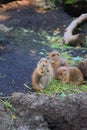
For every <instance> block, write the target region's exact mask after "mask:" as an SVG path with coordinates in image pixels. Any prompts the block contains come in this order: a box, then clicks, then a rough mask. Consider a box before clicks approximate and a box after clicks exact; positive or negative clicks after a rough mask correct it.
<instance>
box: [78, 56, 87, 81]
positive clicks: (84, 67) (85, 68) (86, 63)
mask: <svg viewBox="0 0 87 130" xmlns="http://www.w3.org/2000/svg"><path fill="white" fill-rule="evenodd" d="M77 67H78V68H79V69H80V70H81V72H82V73H83V76H84V78H85V79H86V80H87V58H86V59H84V60H83V61H81V62H80V63H79V64H78V66H77Z"/></svg>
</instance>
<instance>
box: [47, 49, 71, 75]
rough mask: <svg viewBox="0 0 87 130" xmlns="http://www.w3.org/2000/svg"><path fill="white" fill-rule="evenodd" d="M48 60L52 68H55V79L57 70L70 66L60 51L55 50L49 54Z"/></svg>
mask: <svg viewBox="0 0 87 130" xmlns="http://www.w3.org/2000/svg"><path fill="white" fill-rule="evenodd" d="M48 59H49V61H50V64H51V66H52V67H53V72H54V77H55V75H56V72H57V69H58V68H59V67H61V66H69V63H68V61H67V60H65V59H64V58H63V57H62V56H61V55H60V53H59V52H58V51H56V50H54V51H52V52H50V53H49V55H48Z"/></svg>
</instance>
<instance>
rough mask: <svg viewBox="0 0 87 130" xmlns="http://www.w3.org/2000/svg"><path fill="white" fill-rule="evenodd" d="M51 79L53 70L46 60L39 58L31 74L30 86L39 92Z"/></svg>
mask: <svg viewBox="0 0 87 130" xmlns="http://www.w3.org/2000/svg"><path fill="white" fill-rule="evenodd" d="M52 78H53V68H52V67H51V65H50V63H49V61H48V60H47V59H46V58H41V59H40V61H39V62H38V64H37V67H36V69H35V70H34V72H33V74H32V86H33V87H34V88H35V89H36V90H39V91H41V90H42V89H44V88H45V87H46V86H48V85H49V83H50V81H51V80H52Z"/></svg>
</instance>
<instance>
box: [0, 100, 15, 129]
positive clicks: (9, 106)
mask: <svg viewBox="0 0 87 130" xmlns="http://www.w3.org/2000/svg"><path fill="white" fill-rule="evenodd" d="M3 98H5V97H3ZM0 102H1V103H2V104H3V105H4V108H5V110H6V111H7V112H9V114H10V118H11V119H10V125H9V128H8V130H14V126H13V124H14V119H16V116H15V114H14V112H15V109H14V108H13V106H12V104H11V102H10V100H9V99H7V97H6V100H3V99H1V98H0Z"/></svg>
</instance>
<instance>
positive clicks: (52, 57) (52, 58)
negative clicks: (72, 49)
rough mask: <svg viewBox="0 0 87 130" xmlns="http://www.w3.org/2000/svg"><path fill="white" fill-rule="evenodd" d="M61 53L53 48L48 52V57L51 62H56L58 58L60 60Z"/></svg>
mask: <svg viewBox="0 0 87 130" xmlns="http://www.w3.org/2000/svg"><path fill="white" fill-rule="evenodd" d="M60 58H61V55H60V53H59V52H58V51H56V50H54V51H52V52H50V53H49V55H48V59H49V61H50V62H51V63H53V62H57V61H58V60H60Z"/></svg>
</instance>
